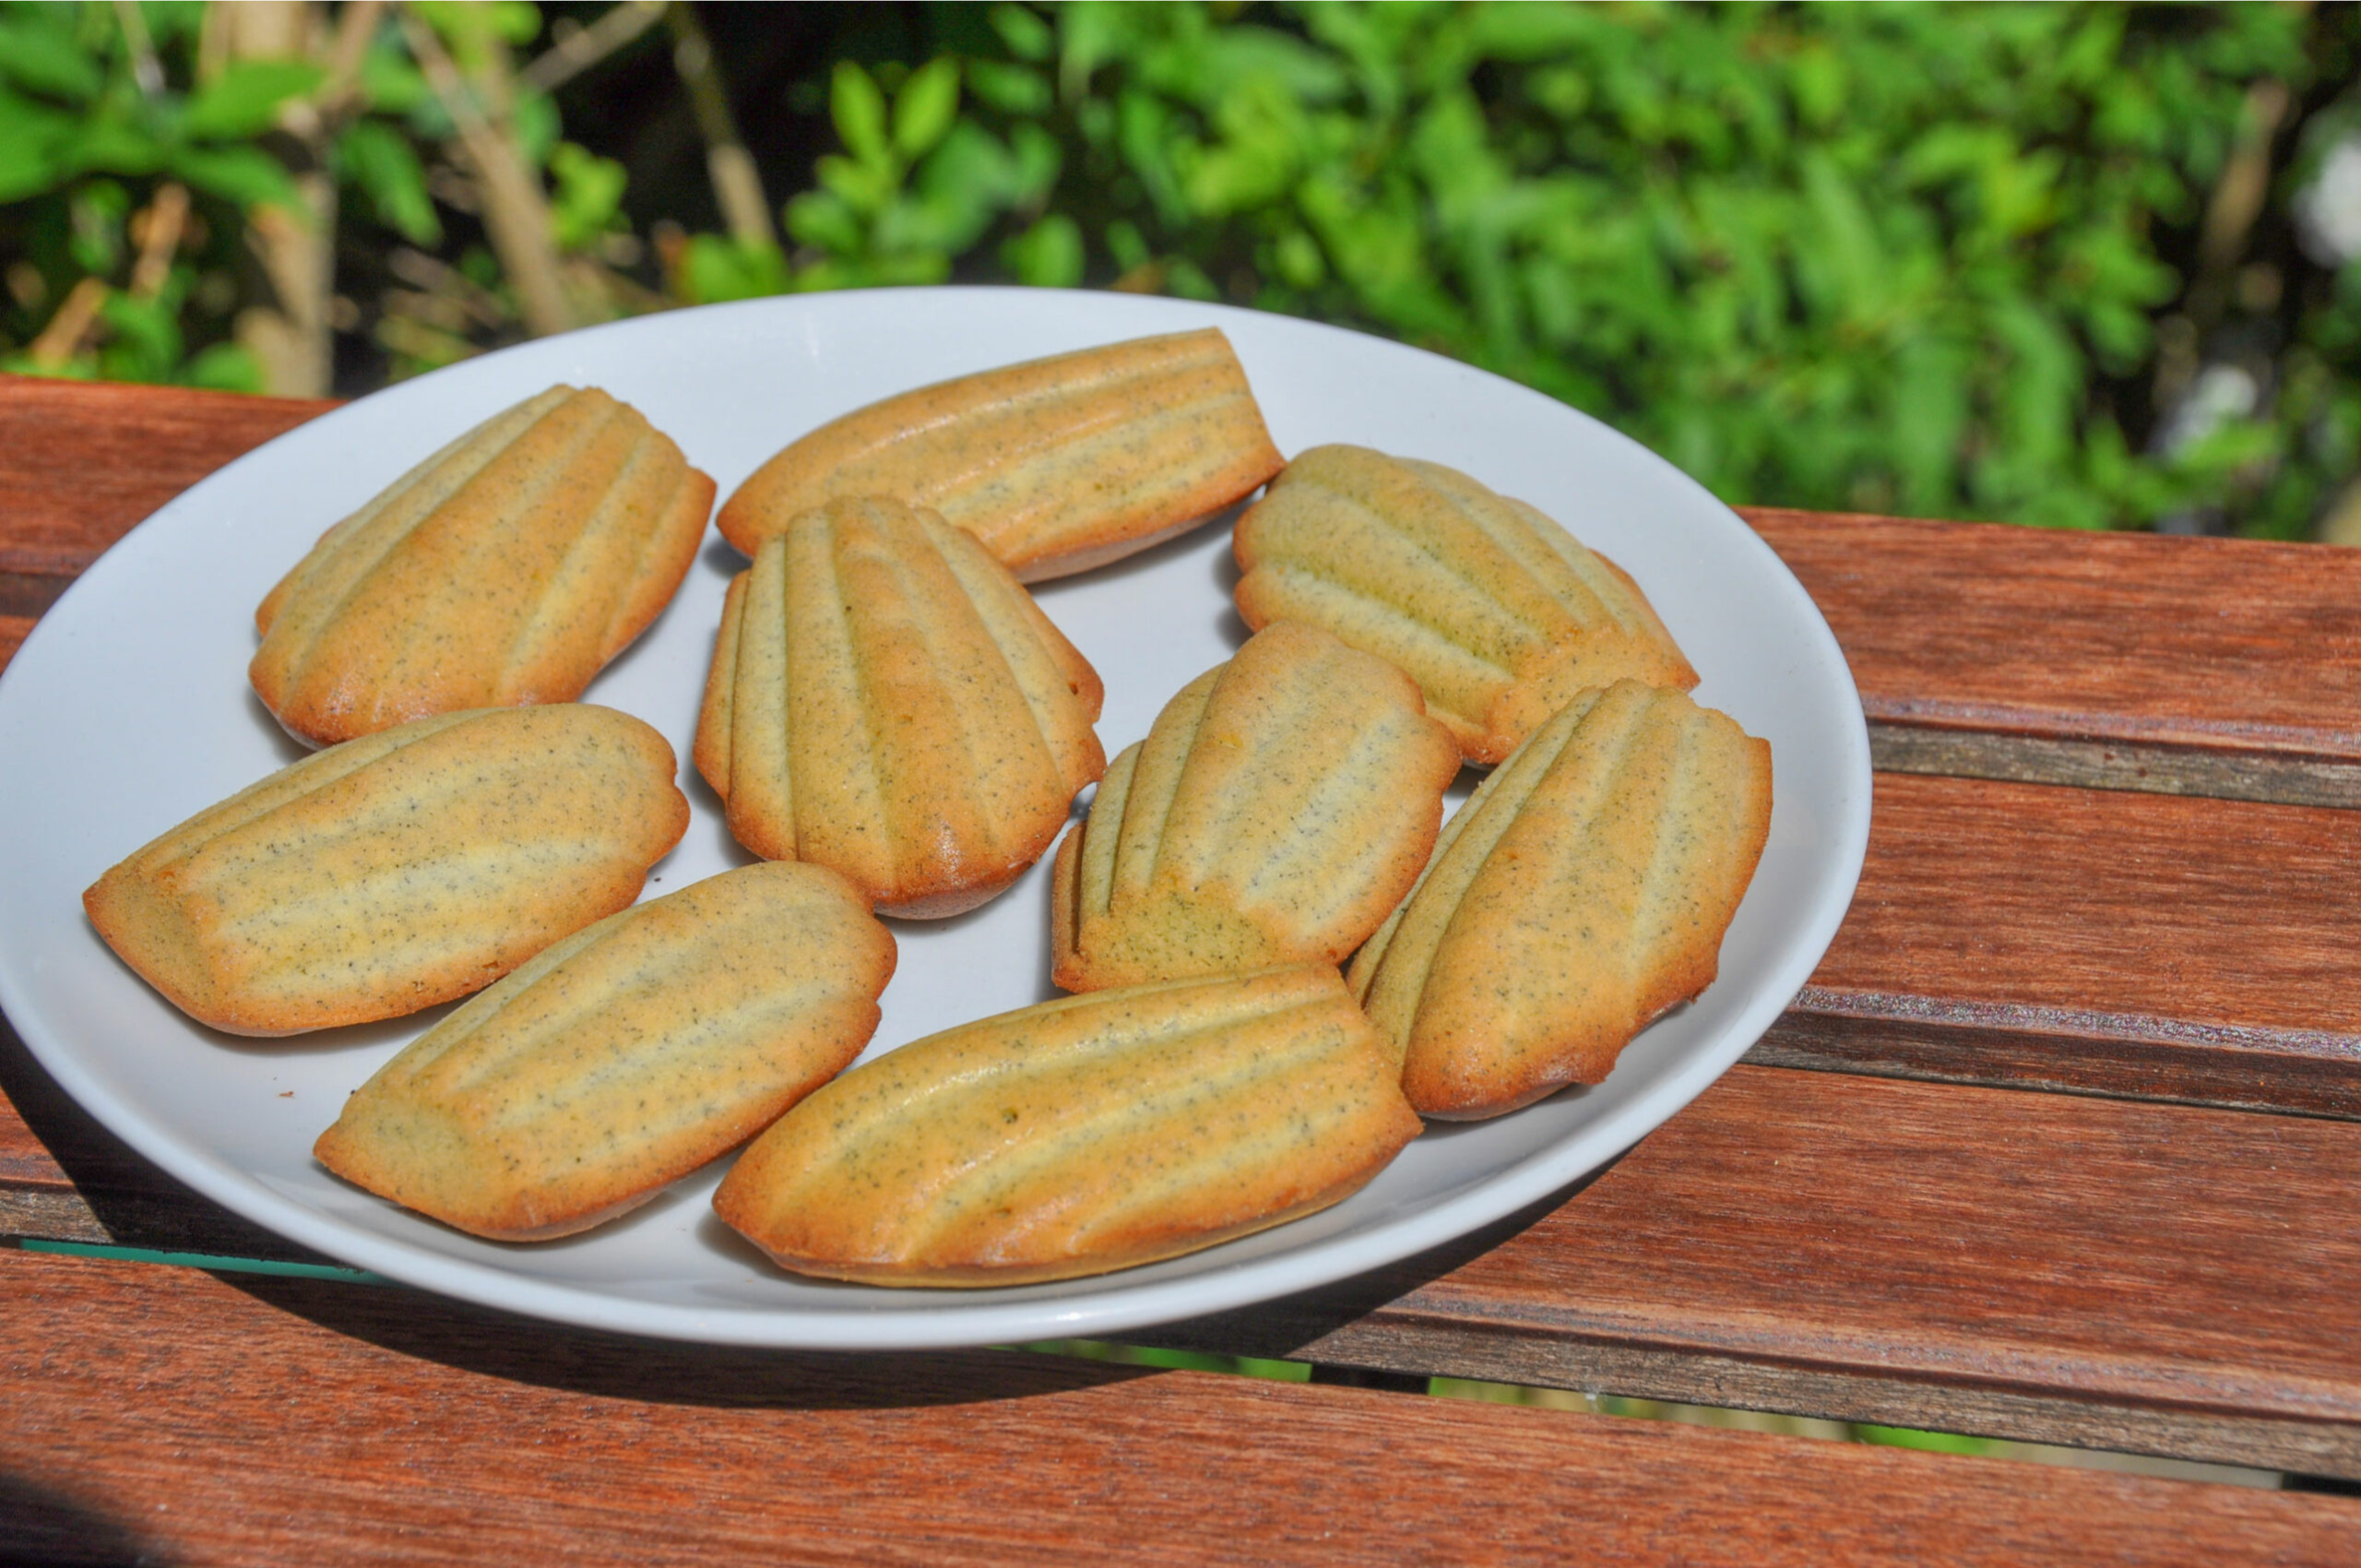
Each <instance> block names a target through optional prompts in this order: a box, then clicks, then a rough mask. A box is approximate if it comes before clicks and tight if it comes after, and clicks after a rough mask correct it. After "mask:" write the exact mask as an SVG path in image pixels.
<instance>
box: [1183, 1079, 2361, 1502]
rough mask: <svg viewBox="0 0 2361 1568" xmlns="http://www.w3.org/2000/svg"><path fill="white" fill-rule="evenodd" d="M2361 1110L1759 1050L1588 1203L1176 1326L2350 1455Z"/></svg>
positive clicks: (1989, 1421)
mask: <svg viewBox="0 0 2361 1568" xmlns="http://www.w3.org/2000/svg"><path fill="white" fill-rule="evenodd" d="M2356 1191H2361V1128H2356V1127H2354V1126H2352V1125H2350V1124H2348V1123H2336V1122H2325V1121H2314V1120H2309V1119H2306V1118H2299V1117H2284V1116H2272V1117H2264V1116H2255V1115H2250V1114H2247V1113H2242V1112H2235V1111H2210V1110H2200V1109H2192V1108H2186V1107H2177V1106H2155V1105H2143V1104H2139V1103H2135V1102H2129V1101H2115V1100H2095V1099H2076V1098H2070V1097H2065V1096H2056V1095H2038V1094H2023V1093H2016V1092H2011V1091H2008V1090H1998V1089H1975V1088H1963V1087H1951V1086H1945V1087H1937V1086H1931V1085H1925V1084H1912V1083H1899V1082H1893V1081H1890V1080H1882V1079H1875V1078H1863V1077H1849V1076H1839V1075H1829V1074H1817V1073H1792V1072H1782V1071H1778V1070H1774V1069H1767V1068H1757V1067H1746V1066H1740V1067H1738V1068H1735V1069H1733V1070H1732V1071H1731V1072H1730V1074H1729V1075H1727V1076H1726V1077H1725V1078H1724V1079H1723V1080H1722V1081H1721V1082H1720V1083H1719V1084H1717V1085H1715V1086H1714V1087H1713V1088H1711V1089H1709V1090H1707V1091H1706V1093H1705V1094H1704V1095H1703V1097H1701V1098H1700V1099H1698V1100H1697V1101H1696V1102H1695V1103H1694V1104H1692V1105H1691V1106H1690V1108H1689V1109H1688V1110H1686V1111H1682V1112H1681V1113H1680V1114H1679V1115H1678V1116H1676V1117H1675V1118H1673V1120H1672V1121H1670V1122H1668V1123H1666V1124H1665V1125H1664V1126H1663V1127H1661V1128H1659V1129H1657V1131H1656V1132H1655V1133H1654V1134H1651V1135H1650V1136H1649V1137H1648V1138H1647V1139H1646V1140H1645V1141H1644V1142H1643V1143H1642V1144H1641V1145H1640V1146H1638V1147H1637V1148H1636V1149H1635V1150H1633V1151H1632V1152H1631V1154H1629V1155H1626V1156H1625V1157H1624V1158H1623V1159H1622V1160H1621V1161H1620V1162H1619V1164H1617V1165H1615V1166H1613V1167H1611V1168H1610V1169H1609V1170H1607V1171H1606V1172H1604V1173H1603V1174H1601V1175H1600V1176H1598V1177H1597V1178H1596V1180H1594V1181H1593V1182H1590V1183H1589V1184H1588V1185H1587V1186H1586V1187H1584V1189H1582V1190H1581V1191H1580V1193H1579V1194H1577V1195H1575V1196H1573V1197H1572V1198H1571V1199H1570V1200H1569V1201H1564V1202H1555V1201H1553V1202H1552V1203H1550V1204H1545V1205H1541V1206H1536V1209H1535V1210H1533V1211H1530V1212H1528V1213H1527V1214H1525V1215H1524V1216H1521V1217H1518V1218H1516V1219H1515V1220H1513V1221H1510V1222H1506V1223H1504V1224H1503V1225H1502V1226H1501V1227H1496V1228H1494V1229H1492V1230H1491V1231H1489V1232H1487V1233H1484V1234H1481V1235H1477V1236H1475V1237H1471V1238H1467V1239H1465V1240H1463V1241H1460V1242H1457V1243H1454V1244H1453V1246H1452V1247H1449V1248H1445V1249H1442V1250H1440V1251H1439V1252H1438V1253H1434V1254H1430V1255H1429V1256H1427V1257H1425V1258H1421V1259H1418V1260H1413V1261H1412V1262H1411V1263H1408V1264H1406V1265H1400V1266H1398V1267H1396V1268H1394V1269H1390V1270H1383V1271H1380V1272H1379V1273H1378V1274H1375V1275H1372V1276H1370V1277H1365V1278H1364V1279H1361V1280H1359V1281H1356V1282H1353V1283H1352V1284H1350V1285H1348V1286H1341V1287H1337V1288H1334V1289H1329V1290H1324V1291H1320V1292H1313V1293H1311V1294H1310V1295H1306V1296H1300V1297H1296V1298H1292V1299H1290V1300H1289V1301H1285V1302H1281V1303H1275V1304H1273V1305H1272V1306H1270V1307H1266V1308H1264V1309H1259V1310H1258V1311H1257V1312H1256V1313H1241V1314H1235V1315H1233V1316H1231V1317H1228V1318H1222V1319H1213V1320H1207V1321H1205V1322H1203V1323H1199V1324H1192V1325H1188V1326H1187V1327H1186V1328H1184V1329H1181V1330H1178V1331H1170V1332H1169V1333H1166V1334H1163V1335H1162V1336H1160V1337H1162V1338H1166V1339H1169V1340H1170V1341H1171V1342H1177V1343H1184V1344H1190V1345H1195V1346H1212V1345H1216V1344H1218V1345H1220V1346H1221V1347H1222V1348H1226V1349H1228V1350H1231V1351H1233V1352H1243V1353H1248V1354H1260V1355H1286V1356H1299V1357H1303V1358H1306V1359H1310V1360H1319V1361H1339V1362H1344V1363H1347V1364H1353V1365H1362V1366H1374V1367H1380V1368H1385V1369H1390V1370H1397V1371H1418V1372H1443V1373H1447V1374H1450V1375H1454V1376H1465V1377H1477V1378H1490V1379H1495V1380H1499V1381H1504V1382H1513V1383H1525V1384H1551V1385H1555V1386H1560V1387H1570V1388H1581V1389H1586V1390H1592V1391H1604V1392H1610V1393H1619V1394H1631V1395H1642V1396H1649V1397H1654V1398H1664V1399H1673V1400H1687V1401H1691V1402H1694V1403H1701V1404H1714V1405H1735V1406H1741V1407H1746V1408H1762V1409H1776V1410H1785V1411H1788V1412H1791V1413H1796V1414H1816V1415H1828V1416H1835V1417H1839V1418H1842V1419H1851V1420H1873V1421H1880V1422H1886V1423H1890V1424H1894V1425H1901V1426H1918V1427H1934V1428H1940V1429H1942V1430H1947V1431H1974V1432H1981V1433H1986V1434H1988V1435H1996V1436H1997V1435H2007V1436H2011V1437H2018V1438H2023V1439H2027V1440H2032V1441H2040V1442H2052V1443H2072V1444H2080V1445H2084V1446H2099V1447H2109V1448H2122V1449H2128V1450H2131V1451H2135V1452H2147V1453H2163V1454H2172V1455H2177V1456H2179V1457H2182V1458H2192V1459H2194V1458H2203V1459H2214V1460H2219V1461H2221V1462H2224V1463H2231V1464H2248V1465H2259V1466H2262V1467H2268V1468H2281V1469H2293V1470H2299V1471H2305V1472H2308V1473H2313V1474H2323V1475H2339V1476H2345V1477H2361V1231H2357V1230H2356V1229H2355V1227H2354V1225H2353V1224H2352V1222H2351V1218H2350V1215H2351V1211H2352V1203H2353V1199H2352V1194H2354V1193H2355V1192H2356Z"/></svg>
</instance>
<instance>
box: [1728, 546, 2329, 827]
mask: <svg viewBox="0 0 2361 1568" xmlns="http://www.w3.org/2000/svg"><path fill="white" fill-rule="evenodd" d="M1741 510H1742V511H1743V514H1744V516H1745V517H1746V518H1747V520H1748V521H1749V522H1750V523H1752V524H1753V525H1754V527H1755V528H1756V529H1758V530H1759V531H1760V532H1761V533H1762V536H1763V538H1764V539H1765V540H1768V541H1769V542H1770V543H1771V545H1772V547H1773V548H1774V549H1775V550H1776V551H1778V552H1779V554H1780V556H1781V558H1782V559H1784V560H1785V561H1786V563H1787V564H1788V566H1789V567H1790V568H1791V569H1793V570H1794V572H1795V573H1796V576H1797V577H1798V578H1800V579H1801V580H1802V582H1803V585H1804V587H1805V588H1807V589H1809V591H1810V593H1811V596H1812V598H1813V600H1814V601H1816V602H1817V603H1818V604H1819V606H1820V608H1821V613H1822V614H1824V615H1826V616H1827V617H1828V623H1829V625H1830V627H1831V628H1832V629H1833V630H1834V632H1835V633H1836V636H1837V640H1838V641H1839V642H1840V643H1842V644H1843V645H1844V647H1845V657H1846V659H1848V660H1849V661H1850V662H1851V664H1852V669H1853V677H1854V680H1855V682H1856V683H1857V684H1858V685H1859V687H1860V690H1861V700H1862V706H1863V707H1864V708H1865V710H1866V711H1867V712H1868V714H1869V719H1870V721H1871V724H1872V727H1873V737H1874V739H1875V740H1876V742H1877V749H1878V761H1879V766H1881V767H1888V768H1909V769H1911V770H1913V771H1921V772H1940V773H1952V774H1962V775H1969V776H1975V777H1985V778H2023V779H2034V780H2043V781H2047V782H2053V783H2071V784H2083V785H2102V784H2103V785H2106V786H2108V787H2112V788H2118V789H2137V790H2156V791H2164V792H2173V793H2191V794H2213V795H2225V796H2229V797H2232V798H2238V799H2263V800H2284V801H2291V802H2302V803H2310V804H2319V805H2338V806H2353V805H2361V767H2356V766H2355V765H2356V764H2361V551H2350V550H2337V549H2324V548H2322V547H2320V546H2318V545H2296V544H2270V543H2262V542H2259V541H2255V540H2189V539H2173V540H2162V539H2153V538H2147V537H2142V536H2137V535H2127V534H2072V533H2051V532H2035V531H2032V530H2029V529H2018V528H2011V527H2008V526H2006V525H2002V524H1981V523H1940V522H1923V521H1912V520H1907V519H1904V518H1898V517H1837V516H1831V515H1829V514H1825V513H1807V512H1791V511H1782V510H1777V509H1774V508H1761V507H1757V508H1742V509H1741Z"/></svg>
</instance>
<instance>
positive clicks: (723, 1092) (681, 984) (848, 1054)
mask: <svg viewBox="0 0 2361 1568" xmlns="http://www.w3.org/2000/svg"><path fill="white" fill-rule="evenodd" d="M893 972H894V938H893V937H892V935H891V934H890V933H888V932H887V931H886V930H885V928H884V926H882V925H880V924H878V923H877V921H876V918H875V917H874V916H872V914H871V913H870V912H869V907H868V905H867V904H866V903H865V902H864V901H863V900H862V899H861V897H860V895H859V894H857V893H855V892H854V891H853V889H852V885H851V884H849V883H848V882H846V881H845V879H844V878H842V877H840V876H838V875H837V874H836V873H834V872H832V871H828V870H826V869H825V868H824V867H820V866H811V865H799V864H795V863H793V862H765V863H764V864H761V865H752V866H742V867H741V868H739V869H738V870H736V871H733V872H726V873H723V874H721V875H719V876H715V877H708V878H706V880H705V881H703V882H700V883H696V884H694V885H691V886H689V887H686V888H683V889H682V891H680V892H678V893H673V894H670V895H668V896H666V897H662V898H656V899H651V900H649V901H648V902H647V903H645V904H635V905H634V906H633V907H632V908H630V909H625V910H623V912H622V913H620V914H614V915H610V916H608V917H607V918H606V919H605V920H603V921H599V923H598V924H596V925H594V926H591V927H589V928H588V929H587V930H585V931H581V932H575V934H574V935H572V936H569V937H567V938H566V939H565V940H564V941H563V942H560V943H558V944H555V945H554V946H552V947H550V948H548V949H546V950H544V951H543V952H542V953H541V954H540V955H539V956H536V957H534V958H533V959H531V960H530V961H528V963H526V964H525V965H524V966H523V967H522V968H518V969H516V970H515V971H514V972H512V973H511V974H509V975H508V977H507V978H506V979H504V980H501V981H500V982H499V983H497V984H496V985H494V986H492V989H490V990H489V991H486V992H482V993H481V994H480V995H478V996H476V997H474V998H472V999H470V1000H469V1002H468V1003H467V1004H464V1005H463V1006H461V1007H460V1008H459V1009H458V1010H457V1011H456V1012H454V1013H453V1014H451V1016H448V1017H446V1018H445V1019H444V1020H443V1021H442V1022H441V1023H439V1024H437V1025H435V1026H434V1028H432V1029H429V1030H428V1031H427V1032H426V1033H425V1034H423V1035H421V1036H420V1037H419V1039H416V1040H414V1041H412V1042H411V1043H410V1044H409V1046H408V1047H407V1048H405V1049H404V1050H403V1051H402V1052H401V1053H400V1054H399V1055H397V1056H396V1057H395V1058H394V1059H393V1060H392V1061H391V1062H388V1063H386V1064H385V1065H384V1066H383V1067H381V1068H379V1069H378V1070H377V1072H376V1074H375V1075H374V1076H372V1077H371V1078H370V1079H369V1081H368V1082H367V1083H365V1084H363V1085H362V1086H361V1087H360V1089H359V1090H358V1091H357V1092H355V1093H354V1094H353V1095H352V1097H351V1098H350V1099H347V1100H346V1101H345V1103H344V1111H343V1114H341V1115H340V1116H338V1118H337V1122H336V1125H335V1126H333V1127H330V1128H329V1129H328V1130H327V1131H326V1132H325V1133H323V1134H320V1139H319V1142H318V1143H317V1144H316V1145H315V1146H314V1149H313V1152H314V1154H315V1155H317V1156H318V1157H319V1159H320V1163H321V1164H323V1165H326V1167H327V1168H328V1169H329V1170H333V1171H335V1172H336V1173H337V1174H338V1175H339V1176H341V1177H343V1178H345V1180H347V1181H349V1182H354V1183H356V1184H357V1185H360V1186H362V1187H365V1188H367V1189H368V1190H369V1191H371V1192H373V1193H375V1194H378V1195H379V1196H380V1197H386V1198H391V1199H392V1200H393V1201H395V1202H396V1203H398V1204H402V1205H405V1206H409V1207H410V1208H414V1209H417V1210H419V1211H420V1212H421V1213H424V1214H429V1215H432V1216H433V1217H434V1218H437V1219H440V1220H442V1221H443V1222H444V1223H445V1224H447V1225H454V1226H457V1228H458V1229H462V1230H468V1231H472V1232H474V1233H475V1234H476V1235H479V1236H490V1237H492V1238H495V1239H496V1240H500V1241H541V1240H544V1239H546V1238H549V1237H552V1236H564V1235H570V1234H572V1233H573V1232H575V1231H576V1230H583V1229H588V1228H589V1227H591V1226H593V1225H596V1224H598V1223H599V1222H600V1221H601V1220H605V1219H608V1218H612V1217H613V1216H615V1215H617V1214H620V1213H622V1212H623V1211H624V1210H626V1209H629V1208H632V1207H634V1206H636V1205H638V1204H641V1203H644V1202H646V1201H647V1199H648V1198H651V1197H653V1196H655V1195H656V1194H657V1193H658V1192H660V1191H661V1190H662V1189H663V1188H664V1187H665V1186H666V1185H668V1184H669V1183H670V1182H673V1181H675V1180H677V1179H679V1178H680V1177H682V1176H685V1175H687V1174H688V1173H689V1172H690V1171H692V1170H695V1169H696V1168H697V1167H698V1166H700V1165H703V1164H705V1163H706V1161H707V1160H709V1159H712V1158H716V1157H717V1156H718V1155H720V1154H722V1153H723V1152H724V1151H725V1150H728V1149H730V1148H733V1147H735V1146H738V1145H739V1144H741V1143H743V1142H744V1141H745V1140H746V1139H748V1138H750V1137H752V1136H753V1135H754V1134H756V1133H759V1132H761V1131H762V1130H763V1129H764V1128H765V1127H767V1126H769V1125H770V1124H771V1123H773V1122H775V1121H777V1120H778V1118H779V1115H780V1114H781V1113H782V1112H783V1111H786V1110H787V1108H788V1107H789V1106H790V1105H793V1104H794V1103H795V1102H796V1101H797V1100H799V1099H802V1098H803V1097H804V1096H805V1095H807V1094H809V1093H811V1092H812V1091H813V1089H815V1088H818V1087H820V1086H821V1085H822V1084H825V1083H826V1082H827V1081H828V1080H829V1079H830V1078H833V1077H835V1076H836V1075H837V1074H838V1073H841V1072H843V1071H844V1069H845V1068H846V1066H847V1065H848V1064H849V1063H851V1061H852V1059H853V1058H854V1057H856V1056H858V1055H860V1049H861V1047H862V1046H864V1045H866V1044H867V1043H868V1042H869V1037H870V1036H871V1034H872V1033H873V1032H874V1031H875V1030H876V1028H877V1016H878V1014H877V998H878V994H879V993H880V992H883V991H884V989H885V982H886V980H888V979H889V978H891V977H892V975H893Z"/></svg>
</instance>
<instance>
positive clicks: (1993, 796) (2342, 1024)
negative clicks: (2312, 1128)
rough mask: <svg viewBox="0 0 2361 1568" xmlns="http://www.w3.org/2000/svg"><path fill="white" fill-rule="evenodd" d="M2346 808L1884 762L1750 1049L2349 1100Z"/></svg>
mask: <svg viewBox="0 0 2361 1568" xmlns="http://www.w3.org/2000/svg"><path fill="white" fill-rule="evenodd" d="M2355 867H2361V813H2356V812H2350V811H2337V810H2330V809H2324V808H2319V807H2309V806H2287V805H2268V804H2259V803H2250V802H2221V801H2202V800H2190V799H2176V798H2173V797H2170V796H2160V795H2137V794H2127V793H2120V792H2113V791H2106V790H2068V789H2058V788H2055V787H2050V786H2046V785H2023V784H1995V783H1987V782H1982V781H1973V780H1964V779H1943V778H1912V777H1909V776H1906V775H1898V774H1880V775H1879V776H1878V778H1877V799H1876V804H1875V812H1874V819H1873V823H1872V826H1871V829H1870V842H1869V858H1868V860H1867V861H1866V862H1865V864H1864V866H1863V868H1862V875H1861V884H1860V888H1859V891H1858V892H1857V894H1856V896H1855V897H1854V900H1853V908H1852V910H1851V912H1850V913H1849V914H1848V915H1847V916H1846V918H1845V926H1844V929H1843V930H1842V931H1841V932H1839V933H1838V935H1837V938H1836V941H1835V943H1834V944H1833V946H1832V947H1831V948H1830V950H1829V953H1828V956H1827V957H1826V958H1825V959H1824V960H1822V962H1821V966H1820V968H1819V969H1818V970H1817V971H1816V972H1815V973H1814V974H1813V976H1812V980H1811V985H1810V987H1809V989H1808V990H1807V991H1806V992H1804V993H1803V994H1802V995H1801V996H1800V997H1798V998H1797V1003H1796V1005H1795V1006H1794V1007H1793V1008H1791V1009H1790V1010H1789V1011H1788V1013H1787V1014H1786V1016H1785V1017H1783V1018H1782V1019H1781V1020H1780V1021H1779V1023H1778V1025H1777V1026H1776V1027H1775V1028H1774V1029H1773V1030H1772V1032H1771V1034H1770V1035H1769V1037H1768V1038H1767V1039H1765V1040H1764V1041H1763V1042H1762V1044H1761V1045H1760V1046H1758V1047H1756V1050H1755V1052H1754V1055H1753V1057H1752V1060H1755V1061H1757V1062H1764V1063H1774V1064H1780V1065H1789V1066H1820V1067H1839V1068H1844V1069H1846V1070H1851V1071H1871V1072H1882V1073H1895V1074H1901V1075H1910V1076H1920V1077H1941V1078H1950V1079H1956V1080H1959V1081H1963V1082H2011V1083H2017V1084H2021V1085H2023V1086H2027V1087H2050V1088H2071V1089H2079V1090H2083V1091H2087V1092H2094V1093H2106V1094H2136V1095H2143V1096H2153V1097H2157V1098H2162V1099H2182V1100H2189V1101H2195V1102H2200V1103H2207V1104H2217V1105H2243V1106H2253V1107H2258V1108H2265V1109H2274V1110H2292V1111H2306V1112H2309V1113H2313V1114H2319V1115H2333V1116H2343V1117H2353V1116H2361V987H2356V986H2355V983H2354V980H2355V958H2356V955H2361V937H2356V935H2355V932H2356V931H2361V882H2356V880H2355V875H2354V872H2355Z"/></svg>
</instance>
